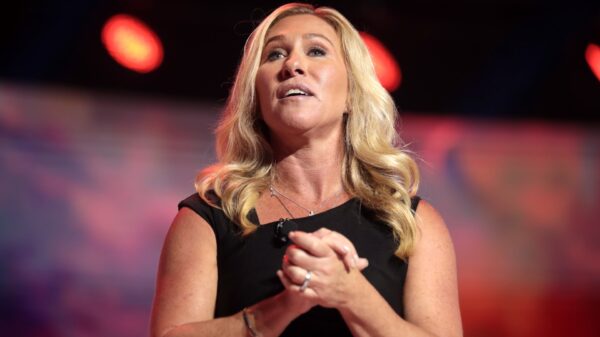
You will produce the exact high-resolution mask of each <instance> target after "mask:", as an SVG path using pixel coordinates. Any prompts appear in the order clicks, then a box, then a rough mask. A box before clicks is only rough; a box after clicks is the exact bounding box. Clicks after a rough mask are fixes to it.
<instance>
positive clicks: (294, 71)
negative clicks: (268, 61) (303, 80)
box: [281, 52, 306, 79]
mask: <svg viewBox="0 0 600 337" xmlns="http://www.w3.org/2000/svg"><path fill="white" fill-rule="evenodd" d="M305 73H306V65H305V62H304V59H303V57H302V55H299V53H297V52H292V53H290V54H289V55H288V57H287V59H286V60H285V62H284V63H283V68H282V69H281V76H282V77H283V78H284V79H286V78H290V77H295V76H298V75H304V74H305Z"/></svg>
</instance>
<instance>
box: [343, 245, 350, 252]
mask: <svg viewBox="0 0 600 337" xmlns="http://www.w3.org/2000/svg"><path fill="white" fill-rule="evenodd" d="M342 250H343V251H344V253H348V252H349V251H350V248H348V246H343V247H342Z"/></svg>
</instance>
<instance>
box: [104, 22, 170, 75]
mask: <svg viewBox="0 0 600 337" xmlns="http://www.w3.org/2000/svg"><path fill="white" fill-rule="evenodd" d="M102 43H104V46H105V47H106V50H108V53H109V54H110V56H112V57H113V58H114V59H115V61H117V62H118V63H119V64H121V65H122V66H124V67H125V68H128V69H131V70H134V71H137V72H140V73H148V72H151V71H152V70H154V69H156V68H157V67H158V66H159V65H160V64H161V63H162V60H163V47H162V44H161V42H160V39H159V38H158V36H157V35H156V34H155V33H154V32H153V31H152V30H151V29H150V28H149V27H148V26H147V25H145V24H144V23H143V22H142V21H140V20H138V19H136V18H134V17H132V16H129V15H125V14H118V15H115V16H113V17H111V18H110V19H109V20H108V21H107V22H106V24H105V25H104V27H103V28H102Z"/></svg>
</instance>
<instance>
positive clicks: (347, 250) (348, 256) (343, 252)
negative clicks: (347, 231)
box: [322, 231, 359, 271]
mask: <svg viewBox="0 0 600 337" xmlns="http://www.w3.org/2000/svg"><path fill="white" fill-rule="evenodd" d="M322 240H323V241H325V242H326V243H327V244H328V245H329V246H330V247H331V248H332V249H333V250H334V251H335V252H336V253H337V254H338V256H339V257H340V258H341V259H342V260H343V261H344V265H345V266H346V269H347V270H348V271H349V270H350V269H351V268H357V262H358V259H359V258H358V254H357V253H356V249H355V248H354V245H353V244H352V242H350V240H348V238H346V237H345V236H344V235H342V234H340V233H338V232H335V231H330V232H329V233H328V234H327V235H326V236H324V237H323V238H322Z"/></svg>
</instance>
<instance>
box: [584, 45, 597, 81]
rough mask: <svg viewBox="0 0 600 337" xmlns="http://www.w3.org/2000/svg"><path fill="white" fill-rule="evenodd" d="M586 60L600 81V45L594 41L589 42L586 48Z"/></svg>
mask: <svg viewBox="0 0 600 337" xmlns="http://www.w3.org/2000/svg"><path fill="white" fill-rule="evenodd" d="M585 60H586V61H587V63H588V66H590V69H592V72H593V73H594V75H596V78H597V79H598V81H600V47H599V46H598V45H596V44H593V43H590V44H588V46H587V48H586V49H585Z"/></svg>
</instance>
